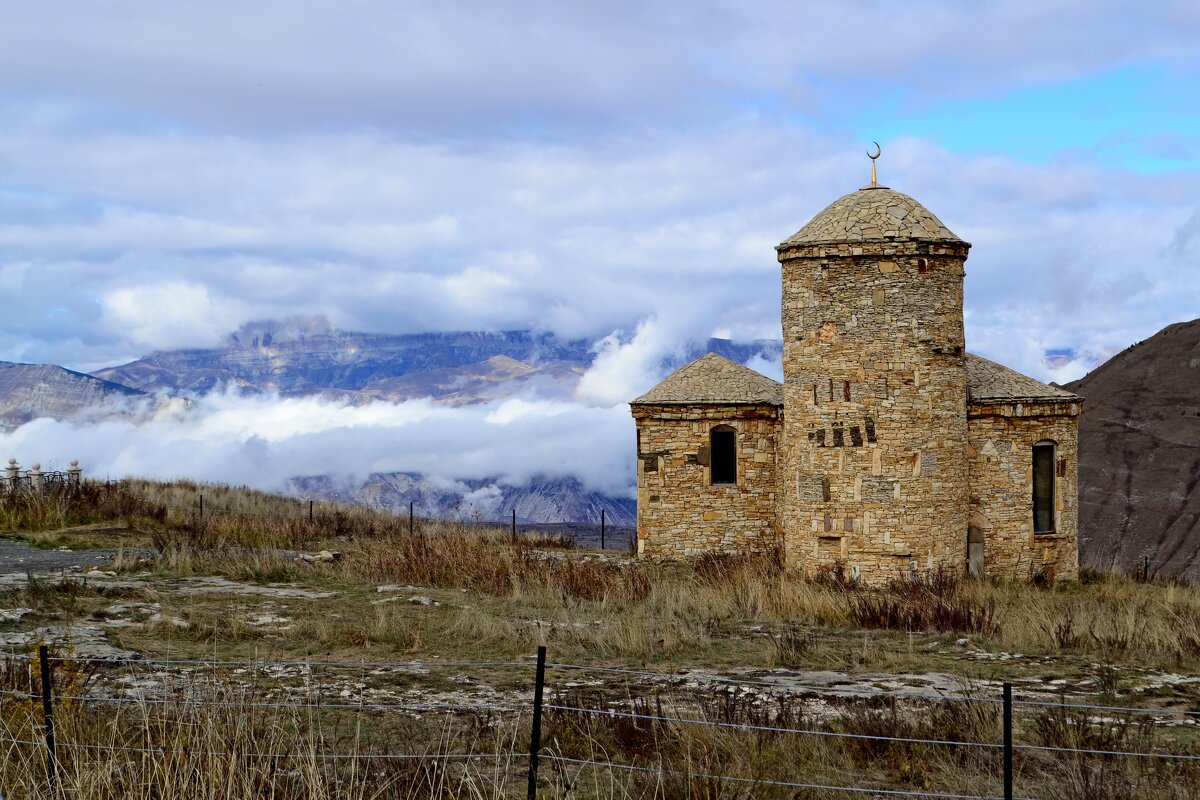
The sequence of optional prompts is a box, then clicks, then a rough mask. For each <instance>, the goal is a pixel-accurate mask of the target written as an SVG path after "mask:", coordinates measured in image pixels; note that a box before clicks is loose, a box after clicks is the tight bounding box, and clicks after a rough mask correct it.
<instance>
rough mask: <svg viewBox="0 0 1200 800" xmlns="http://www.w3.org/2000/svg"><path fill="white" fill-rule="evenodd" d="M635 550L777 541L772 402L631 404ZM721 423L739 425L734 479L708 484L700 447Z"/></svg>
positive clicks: (758, 546) (696, 550) (664, 552)
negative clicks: (635, 435)
mask: <svg viewBox="0 0 1200 800" xmlns="http://www.w3.org/2000/svg"><path fill="white" fill-rule="evenodd" d="M633 416H634V419H635V420H636V422H637V430H638V465H637V466H638V469H637V493H638V502H637V515H638V521H637V528H638V553H639V555H647V556H690V555H699V554H700V553H703V552H706V551H717V552H724V553H745V552H760V551H764V550H769V549H772V548H774V547H777V546H778V544H779V524H778V505H777V497H778V494H777V489H778V482H777V473H776V468H775V458H776V454H775V451H776V441H777V439H778V435H779V416H780V409H779V408H777V407H775V406H770V405H756V406H748V405H747V406H734V405H728V406H721V405H689V406H681V405H634V406H633ZM716 425H729V426H731V427H733V428H734V429H735V430H736V431H737V484H736V485H733V484H731V485H728V486H723V485H716V486H713V485H711V481H710V476H709V467H708V466H706V465H704V464H702V463H700V462H701V461H702V460H703V458H702V456H701V452H700V449H701V448H702V447H707V446H708V444H709V434H710V431H711V430H712V428H713V427H714V426H716Z"/></svg>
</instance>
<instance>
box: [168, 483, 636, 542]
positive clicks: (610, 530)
mask: <svg viewBox="0 0 1200 800" xmlns="http://www.w3.org/2000/svg"><path fill="white" fill-rule="evenodd" d="M167 508H168V510H169V511H173V512H175V513H177V514H180V515H183V516H189V515H192V514H195V515H197V516H198V517H200V518H203V517H205V516H228V517H240V518H247V519H275V520H289V521H299V522H304V521H307V522H309V523H313V524H324V525H328V524H329V523H331V522H334V521H336V519H337V516H338V515H340V514H346V513H347V511H348V510H347V507H346V506H345V505H343V504H340V503H337V502H328V501H317V500H300V499H298V500H296V503H295V508H294V510H290V511H287V512H282V511H249V510H245V509H238V508H228V507H221V506H219V505H214V504H213V502H212V500H211V498H210V499H209V500H208V501H206V500H205V497H204V494H203V493H197V494H196V499H195V502H194V503H193V504H189V505H186V506H179V505H167ZM353 508H361V509H365V510H370V511H372V512H374V513H380V514H388V515H390V516H391V517H393V518H394V519H397V520H400V521H401V522H404V521H405V520H406V519H407V522H408V529H409V533H414V532H415V531H417V530H418V529H419V528H423V527H424V526H425V525H428V524H431V523H439V522H440V523H456V524H460V525H470V526H476V527H489V528H497V529H504V528H508V529H510V532H511V535H512V536H513V537H516V536H519V535H534V536H539V537H543V538H556V539H558V540H559V541H560V542H563V543H569V544H571V545H582V546H593V547H599V549H601V550H610V549H617V550H627V551H630V552H632V551H634V550H636V549H637V541H636V535H635V529H634V528H633V527H631V526H628V525H613V524H612V523H611V521H610V519H609V514H608V510H607V509H601V510H600V516H599V518H598V519H595V520H593V521H590V522H585V521H579V520H575V521H570V522H567V521H562V522H533V521H530V520H521V519H519V518H518V516H517V509H515V508H513V509H510V511H509V514H508V516H507V517H505V518H495V517H493V518H490V519H489V518H486V517H485V516H484V515H482V514H480V513H471V514H460V515H459V516H457V517H455V516H450V517H446V518H435V517H431V516H429V515H427V514H424V512H423V511H422V513H421V514H418V509H417V507H416V502H415V501H409V502H408V508H407V512H405V510H404V508H403V506H399V505H395V504H393V505H373V506H366V505H363V506H353Z"/></svg>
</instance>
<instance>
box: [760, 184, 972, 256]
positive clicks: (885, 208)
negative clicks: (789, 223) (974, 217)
mask: <svg viewBox="0 0 1200 800" xmlns="http://www.w3.org/2000/svg"><path fill="white" fill-rule="evenodd" d="M913 240H917V241H922V242H962V239H959V238H958V237H957V236H955V235H954V234H953V233H952V232H951V231H950V229H949V228H947V227H946V226H945V225H943V224H942V221H941V220H940V219H938V218H937V217H935V216H934V215H933V214H932V213H931V212H930V211H929V209H927V208H925V206H923V205H921V204H920V203H918V202H917V201H916V200H914V199H912V198H911V197H909V196H908V195H906V194H901V193H900V192H897V191H893V190H892V189H887V188H884V187H882V186H879V187H870V188H866V189H859V190H858V191H857V192H851V193H850V194H848V195H845V196H844V197H840V198H838V199H837V200H835V201H833V202H832V203H830V204H829V206H828V207H826V209H825V210H824V211H822V212H821V213H820V214H817V215H816V216H815V217H813V218H812V221H811V222H809V223H808V224H807V225H805V226H804V227H803V228H801V229H800V230H798V231H796V233H794V234H793V235H792V236H790V237H789V238H788V239H787V240H785V241H784V242H783V244H781V245H779V247H780V248H785V247H791V246H794V245H802V244H818V243H827V242H896V241H913Z"/></svg>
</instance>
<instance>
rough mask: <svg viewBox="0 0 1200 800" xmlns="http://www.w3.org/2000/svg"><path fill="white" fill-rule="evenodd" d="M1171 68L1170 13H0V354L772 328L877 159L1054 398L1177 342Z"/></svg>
mask: <svg viewBox="0 0 1200 800" xmlns="http://www.w3.org/2000/svg"><path fill="white" fill-rule="evenodd" d="M1197 42H1200V4H1197V3H1196V2H1195V0H1184V1H1182V2H1155V3H1144V2H1105V1H1104V0H1089V1H1088V2H1046V0H1009V1H1008V2H994V3H986V4H981V3H958V2H921V1H920V0H916V1H915V2H914V1H912V0H910V2H905V3H871V2H839V3H815V2H811V3H797V2H786V3H785V2H779V3H747V2H744V1H743V2H732V1H731V2H703V1H702V0H690V1H689V2H687V3H682V2H679V3H671V2H661V3H645V2H639V3H620V2H613V1H612V0H607V1H606V2H602V3H600V2H597V3H591V2H566V3H564V2H554V3H550V2H546V3H532V2H510V3H475V4H470V3H459V2H452V1H444V2H439V3H411V4H409V3H400V2H394V1H386V2H385V1H383V0H381V1H380V2H356V1H352V0H340V2H336V3H333V2H328V3H326V2H315V1H313V0H302V2H295V0H292V1H291V2H282V0H280V2H259V3H246V2H241V1H240V0H239V2H221V1H220V0H210V1H209V2H205V3H162V2H157V3H151V2H119V1H118V2H107V3H103V4H99V3H84V2H75V3H63V2H54V0H43V2H39V3H20V4H11V5H10V6H9V7H7V8H6V9H5V13H4V19H3V22H2V24H0V333H2V335H0V359H3V360H13V361H31V362H52V363H59V364H63V365H66V366H70V367H73V368H76V369H82V370H91V369H95V368H98V367H101V366H107V365H111V364H115V363H120V362H123V361H127V360H130V359H133V358H136V357H138V356H140V355H143V354H145V353H146V352H148V351H150V350H154V349H166V348H176V347H185V346H205V345H211V344H214V343H216V342H218V341H219V340H220V339H221V337H222V336H224V335H225V334H226V333H228V332H229V331H231V330H233V329H235V328H236V327H237V326H238V325H240V324H242V323H244V322H246V321H249V320H256V319H267V318H278V317H283V316H287V315H292V314H317V313H319V314H325V315H327V316H328V317H329V318H330V319H331V320H332V321H333V322H334V324H336V325H338V326H339V327H342V328H346V329H356V330H368V331H379V332H412V331H429V330H461V329H504V328H527V327H533V328H540V329H546V330H552V331H555V332H557V333H562V334H566V335H585V336H592V337H602V336H609V335H614V338H612V339H610V340H609V342H610V344H611V348H610V349H613V350H616V349H617V348H619V346H620V345H621V344H622V343H624V344H628V343H629V340H630V338H631V337H633V336H634V333H635V331H638V330H641V331H642V333H643V335H642V339H641V342H640V344H639V347H640V351H639V352H641V354H642V355H641V356H637V358H641V362H639V363H641V364H642V366H643V367H644V365H645V364H646V363H650V361H652V360H653V359H652V358H651V357H652V356H653V354H654V353H657V352H662V351H665V350H669V349H670V348H672V347H676V346H677V345H678V343H679V342H680V341H683V340H685V339H695V338H703V337H706V336H708V335H711V334H717V335H725V336H732V337H735V338H750V337H768V338H777V337H778V336H779V267H778V264H777V262H776V261H775V252H774V249H773V248H774V245H775V244H777V243H778V242H780V241H782V240H783V239H785V238H787V237H788V236H789V235H790V234H792V233H793V232H794V231H795V230H797V229H799V228H800V227H801V226H802V225H803V224H804V223H805V222H807V221H808V220H809V219H810V218H811V217H812V215H813V214H815V213H816V212H817V211H819V210H820V209H821V208H823V207H824V206H825V205H827V204H828V203H830V202H831V201H833V200H834V199H835V198H837V197H839V196H840V195H842V194H844V193H846V192H849V191H852V190H854V189H856V188H858V187H860V186H862V185H864V183H866V182H867V181H868V179H869V162H868V160H867V158H866V156H865V154H864V150H865V149H866V147H868V146H869V145H870V142H871V141H872V140H877V141H879V143H880V144H881V145H882V147H883V157H882V158H881V159H880V161H879V170H880V179H881V182H882V183H886V184H887V185H889V186H891V187H892V188H894V189H897V190H899V191H902V192H905V193H907V194H911V195H913V196H914V197H916V198H917V199H919V200H920V201H921V202H923V203H924V204H925V205H926V206H927V207H928V208H929V209H930V210H931V211H933V212H934V213H935V214H937V215H938V216H939V217H940V218H941V219H942V220H943V221H944V222H945V223H946V224H947V225H948V226H949V227H950V229H951V230H953V231H954V232H955V233H956V234H958V235H959V236H961V237H962V238H964V239H966V240H968V241H970V242H972V243H973V245H974V247H973V249H972V251H971V257H970V260H969V261H968V263H967V273H968V274H967V284H966V286H967V289H966V313H967V340H968V347H969V348H970V349H972V350H973V351H975V352H978V353H981V354H984V355H987V356H990V357H993V358H995V359H997V360H1000V361H1002V362H1004V363H1007V364H1009V365H1011V366H1014V367H1017V368H1019V369H1022V370H1023V371H1026V372H1028V373H1030V374H1033V375H1036V376H1038V377H1040V378H1043V379H1046V380H1060V381H1065V380H1069V379H1071V378H1074V377H1078V376H1079V375H1081V374H1082V373H1083V372H1084V371H1086V369H1088V368H1090V367H1091V366H1093V365H1094V364H1095V363H1096V361H1097V360H1100V359H1103V358H1105V357H1107V356H1108V355H1110V354H1112V353H1113V352H1115V351H1117V350H1120V349H1122V348H1124V347H1125V346H1127V345H1129V344H1131V343H1133V342H1135V341H1137V340H1139V339H1143V338H1145V337H1147V336H1149V335H1151V334H1153V333H1154V332H1155V331H1157V330H1159V329H1160V328H1162V327H1163V326H1165V325H1167V324H1169V323H1171V322H1176V321H1180V320H1184V319H1191V318H1194V317H1196V316H1198V315H1200V314H1198V312H1200V171H1198V170H1197V167H1198V166H1200V112H1198V109H1200V47H1197V46H1196V43H1197ZM1047 351H1053V352H1057V353H1067V354H1069V355H1070V357H1069V358H1068V359H1067V363H1066V364H1065V365H1064V366H1061V367H1059V368H1057V369H1055V368H1052V367H1050V366H1048V365H1047V363H1046V360H1045V358H1044V355H1045V353H1046V352H1047ZM647 353H649V356H647V355H646V354H647ZM636 355H637V354H635V356H636ZM618 356H619V354H613V358H612V359H610V363H609V365H608V367H609V369H610V371H615V370H614V369H613V368H614V366H620V364H621V361H620V359H619V358H618ZM637 358H634V360H635V361H636V360H637ZM647 359H649V360H647ZM634 366H635V367H636V364H635V365H634ZM633 372H634V373H635V381H634V382H636V381H638V380H640V381H642V382H646V381H652V380H654V379H655V378H656V376H655V375H653V374H650V373H649V372H647V371H646V370H645V369H642V370H641V371H640V372H638V370H637V369H634V370H633ZM633 388H639V390H641V389H645V388H647V387H645V386H641V387H633ZM620 391H624V387H621V390H620ZM620 391H616V392H610V394H612V396H613V397H616V396H617V395H619V394H620Z"/></svg>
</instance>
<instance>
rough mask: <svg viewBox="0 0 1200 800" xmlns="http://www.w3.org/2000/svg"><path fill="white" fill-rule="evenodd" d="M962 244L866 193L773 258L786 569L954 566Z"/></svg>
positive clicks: (887, 573) (822, 216)
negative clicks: (779, 272)
mask: <svg viewBox="0 0 1200 800" xmlns="http://www.w3.org/2000/svg"><path fill="white" fill-rule="evenodd" d="M969 248H970V245H969V244H967V243H966V242H964V241H962V240H961V239H959V238H958V237H957V236H955V235H954V234H953V233H951V232H950V231H949V230H948V229H947V228H946V226H945V225H943V224H942V223H941V221H939V220H938V219H937V217H935V216H934V215H933V214H931V213H930V212H929V211H928V210H926V209H925V208H924V207H923V206H922V205H921V204H920V203H918V202H917V201H916V200H914V199H912V198H911V197H908V196H907V195H904V194H901V193H899V192H895V191H892V190H891V189H888V188H886V187H882V186H875V185H874V184H873V185H872V186H870V187H868V188H865V189H860V190H859V191H857V192H852V193H851V194H848V195H846V196H845V197H842V198H841V199H839V200H837V201H835V202H834V203H833V204H832V205H830V206H829V207H828V208H826V209H825V210H824V211H822V212H821V213H819V214H818V215H817V216H816V217H814V218H813V220H812V221H811V222H809V223H808V224H807V225H805V226H804V227H803V228H802V229H801V230H800V231H798V232H797V233H796V234H795V235H793V236H792V237H791V238H789V239H787V240H786V241H785V242H783V243H782V244H780V245H779V246H778V247H777V248H776V249H777V251H778V258H779V262H780V264H781V265H782V268H783V371H784V396H783V404H784V414H783V417H784V419H783V436H782V447H781V448H780V453H781V458H780V471H781V476H780V477H781V494H782V514H781V517H782V529H783V539H784V549H785V553H786V556H787V560H788V563H789V564H792V565H796V566H798V567H800V568H802V569H805V570H806V571H810V572H812V571H815V570H831V569H840V570H841V571H842V572H843V573H844V574H845V575H846V577H861V578H863V579H866V580H869V581H879V580H886V579H888V578H892V577H897V576H899V575H902V574H906V573H909V572H911V571H920V572H924V571H926V570H929V569H936V568H937V567H939V566H945V567H946V568H948V569H952V570H961V569H962V568H963V565H964V563H965V558H966V549H967V531H968V523H969V516H970V513H969V499H968V482H967V474H968V462H967V370H966V356H965V353H964V351H963V345H964V334H963V314H962V302H963V274H964V272H963V266H964V263H965V262H966V258H967V251H968V249H969Z"/></svg>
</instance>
